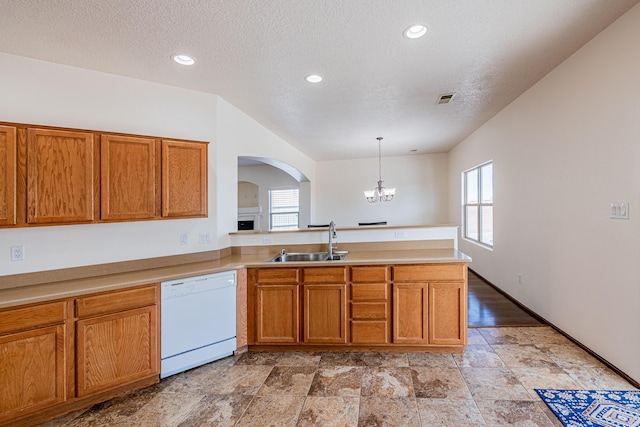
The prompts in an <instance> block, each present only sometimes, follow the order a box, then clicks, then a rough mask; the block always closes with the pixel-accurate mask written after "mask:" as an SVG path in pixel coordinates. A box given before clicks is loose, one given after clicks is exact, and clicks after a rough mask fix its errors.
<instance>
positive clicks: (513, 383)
mask: <svg viewBox="0 0 640 427" xmlns="http://www.w3.org/2000/svg"><path fill="white" fill-rule="evenodd" d="M460 371H462V376H463V377H464V380H465V382H466V383H467V386H468V387H469V391H470V392H471V395H472V396H473V398H474V399H475V400H476V401H477V400H478V399H505V400H510V399H513V400H532V398H531V396H529V393H528V392H527V390H526V389H525V388H524V386H523V385H522V384H520V381H518V378H516V376H515V375H514V374H513V372H511V370H509V369H506V368H461V369H460Z"/></svg>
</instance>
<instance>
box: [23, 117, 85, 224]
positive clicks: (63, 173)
mask: <svg viewBox="0 0 640 427" xmlns="http://www.w3.org/2000/svg"><path fill="white" fill-rule="evenodd" d="M94 160H95V157H94V135H93V134H92V133H90V132H74V131H64V130H56V129H35V128H29V129H27V223H29V224H46V223H83V222H91V221H93V219H94V184H95V183H94V176H95V175H94V170H95V169H96V168H94Z"/></svg>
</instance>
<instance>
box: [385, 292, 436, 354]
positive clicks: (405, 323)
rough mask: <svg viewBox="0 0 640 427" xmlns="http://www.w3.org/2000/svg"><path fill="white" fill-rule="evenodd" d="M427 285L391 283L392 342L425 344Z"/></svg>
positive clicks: (426, 340) (426, 337)
mask: <svg viewBox="0 0 640 427" xmlns="http://www.w3.org/2000/svg"><path fill="white" fill-rule="evenodd" d="M427 287H428V285H427V284H426V283H394V284H393V342H394V343H396V344H427V343H428V342H429V341H428V340H429V338H428V334H427V327H428V323H427V322H428V316H427V312H428V304H427V300H428V293H427Z"/></svg>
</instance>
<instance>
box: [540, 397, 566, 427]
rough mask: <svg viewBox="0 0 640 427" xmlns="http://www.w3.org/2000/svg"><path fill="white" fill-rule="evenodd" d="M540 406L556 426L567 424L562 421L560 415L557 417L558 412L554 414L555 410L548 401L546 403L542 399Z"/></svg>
mask: <svg viewBox="0 0 640 427" xmlns="http://www.w3.org/2000/svg"><path fill="white" fill-rule="evenodd" d="M538 407H539V408H540V410H541V411H542V412H543V413H544V414H545V415H546V416H547V418H549V420H550V421H551V424H552V425H553V426H554V427H565V425H564V424H562V421H560V420H559V419H558V417H556V414H554V413H553V411H552V410H551V409H549V407H548V406H547V404H546V403H544V402H543V401H540V402H538Z"/></svg>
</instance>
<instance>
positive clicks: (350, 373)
mask: <svg viewBox="0 0 640 427" xmlns="http://www.w3.org/2000/svg"><path fill="white" fill-rule="evenodd" d="M363 369H364V368H362V367H358V366H338V367H335V368H319V369H318V371H317V372H316V375H315V377H314V378H313V382H312V383H311V389H310V390H309V396H355V397H358V396H360V389H361V386H362V371H363Z"/></svg>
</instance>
